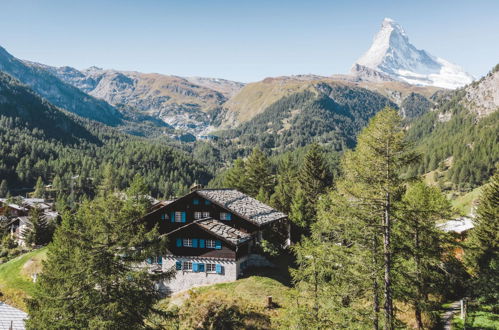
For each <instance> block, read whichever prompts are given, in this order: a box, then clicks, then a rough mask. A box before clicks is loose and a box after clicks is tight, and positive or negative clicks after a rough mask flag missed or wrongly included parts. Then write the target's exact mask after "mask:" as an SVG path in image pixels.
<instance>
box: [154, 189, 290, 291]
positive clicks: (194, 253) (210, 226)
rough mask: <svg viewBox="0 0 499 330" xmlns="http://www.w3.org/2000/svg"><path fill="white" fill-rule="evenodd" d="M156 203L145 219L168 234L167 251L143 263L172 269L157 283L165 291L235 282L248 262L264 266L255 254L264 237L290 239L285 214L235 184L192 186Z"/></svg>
mask: <svg viewBox="0 0 499 330" xmlns="http://www.w3.org/2000/svg"><path fill="white" fill-rule="evenodd" d="M160 203H161V204H160V205H155V206H153V207H152V211H151V212H150V213H149V214H148V215H146V217H145V219H146V221H147V223H148V224H149V225H150V226H151V227H152V226H155V225H157V226H158V228H159V232H160V234H164V235H166V236H167V237H168V253H167V254H166V255H164V256H155V257H152V258H150V259H148V261H147V263H148V264H149V267H150V268H151V269H152V270H155V271H167V270H169V269H172V268H174V269H175V270H176V276H175V278H174V279H172V280H170V281H169V282H166V283H161V288H162V290H163V291H164V292H165V293H166V294H170V293H174V292H178V291H183V290H187V289H189V288H192V287H195V286H201V285H209V284H214V283H221V282H229V281H235V280H236V279H238V278H239V277H240V276H241V275H242V274H243V273H244V271H245V270H246V269H248V268H250V267H253V266H264V265H268V264H269V262H268V261H267V260H266V259H265V258H264V257H263V256H262V255H261V254H260V253H259V251H260V249H259V245H260V242H261V241H262V239H263V238H264V237H273V238H274V239H276V240H277V241H278V242H274V243H277V244H281V245H286V244H289V233H288V228H289V227H288V221H287V216H286V215H285V214H284V213H282V212H279V211H277V210H275V209H273V208H272V207H270V206H268V205H266V204H264V203H262V202H260V201H258V200H256V199H254V198H252V197H249V196H247V195H245V194H243V193H241V192H239V191H237V190H234V189H199V187H196V188H194V189H193V191H191V193H189V194H187V195H185V196H183V197H181V198H178V199H176V200H174V201H169V202H160ZM276 237H277V238H276Z"/></svg>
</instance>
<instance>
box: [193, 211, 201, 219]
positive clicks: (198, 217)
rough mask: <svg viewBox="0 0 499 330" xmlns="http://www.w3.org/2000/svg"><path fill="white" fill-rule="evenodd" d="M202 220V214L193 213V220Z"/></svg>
mask: <svg viewBox="0 0 499 330" xmlns="http://www.w3.org/2000/svg"><path fill="white" fill-rule="evenodd" d="M201 218H203V212H194V219H195V220H197V219H201Z"/></svg>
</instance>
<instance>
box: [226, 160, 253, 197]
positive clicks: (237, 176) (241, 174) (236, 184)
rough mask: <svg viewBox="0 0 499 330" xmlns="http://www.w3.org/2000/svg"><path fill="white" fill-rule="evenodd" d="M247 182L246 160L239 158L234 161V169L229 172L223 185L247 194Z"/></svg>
mask: <svg viewBox="0 0 499 330" xmlns="http://www.w3.org/2000/svg"><path fill="white" fill-rule="evenodd" d="M246 181H247V180H246V167H245V164H244V160H243V159H241V158H238V159H236V160H235V161H234V164H233V165H232V167H231V168H229V169H228V170H227V175H226V176H225V178H224V183H223V185H224V186H225V187H227V188H233V189H237V190H239V191H241V192H244V193H247V192H248V190H247V189H248V184H247V182H246Z"/></svg>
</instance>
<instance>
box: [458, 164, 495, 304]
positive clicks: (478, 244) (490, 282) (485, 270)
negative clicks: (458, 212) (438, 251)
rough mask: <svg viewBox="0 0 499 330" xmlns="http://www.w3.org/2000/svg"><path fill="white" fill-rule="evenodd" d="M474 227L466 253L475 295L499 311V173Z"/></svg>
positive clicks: (485, 192)
mask: <svg viewBox="0 0 499 330" xmlns="http://www.w3.org/2000/svg"><path fill="white" fill-rule="evenodd" d="M474 223H475V227H474V228H473V230H471V231H470V237H469V243H468V248H467V249H466V253H465V257H466V262H467V264H468V265H469V266H470V267H471V269H472V275H473V279H474V282H473V287H472V288H473V292H472V293H473V294H474V295H475V296H477V297H480V298H483V299H484V300H485V301H487V302H493V303H495V304H496V309H499V306H497V305H498V304H497V302H498V301H499V277H498V276H497V274H499V169H496V172H495V174H494V175H493V176H492V177H491V178H490V181H489V183H488V184H487V185H485V186H484V187H483V190H482V193H481V195H480V199H479V204H478V208H477V210H476V218H475V219H474Z"/></svg>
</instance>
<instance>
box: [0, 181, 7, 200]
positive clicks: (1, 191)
mask: <svg viewBox="0 0 499 330" xmlns="http://www.w3.org/2000/svg"><path fill="white" fill-rule="evenodd" d="M8 192H9V187H8V186H7V180H5V179H3V180H2V183H0V198H5V197H7V193H8Z"/></svg>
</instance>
